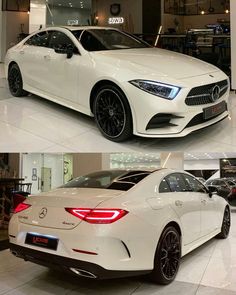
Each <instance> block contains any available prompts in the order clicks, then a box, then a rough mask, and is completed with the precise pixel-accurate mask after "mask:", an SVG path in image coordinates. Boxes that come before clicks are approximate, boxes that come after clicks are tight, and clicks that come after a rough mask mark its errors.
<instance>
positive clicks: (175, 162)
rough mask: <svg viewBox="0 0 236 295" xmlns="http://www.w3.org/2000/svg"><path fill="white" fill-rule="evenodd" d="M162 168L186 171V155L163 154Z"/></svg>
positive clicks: (178, 153)
mask: <svg viewBox="0 0 236 295" xmlns="http://www.w3.org/2000/svg"><path fill="white" fill-rule="evenodd" d="M160 158H161V167H162V168H171V169H179V170H184V154H183V153H182V152H169V153H168V152H163V153H161V157H160Z"/></svg>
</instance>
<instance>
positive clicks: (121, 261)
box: [9, 155, 226, 270]
mask: <svg viewBox="0 0 236 295" xmlns="http://www.w3.org/2000/svg"><path fill="white" fill-rule="evenodd" d="M88 157H89V155H88V156H87V157H84V159H86V160H87V162H88V161H90V162H91V161H95V159H98V157H96V158H95V157H93V155H91V157H90V158H88ZM78 160H79V161H78V163H79V162H80V163H81V165H82V166H83V165H84V163H82V158H81V159H79V158H78ZM98 160H100V161H101V159H98ZM74 165H77V163H74ZM173 172H180V171H174V170H170V169H161V170H159V171H155V172H154V173H151V174H150V175H149V176H147V177H146V178H145V179H143V180H142V181H141V182H139V183H138V184H136V185H135V186H134V187H133V188H131V189H130V190H128V191H119V190H109V189H99V188H92V189H91V188H89V187H88V188H58V189H56V190H52V191H51V192H48V193H41V194H39V195H37V196H32V197H31V198H28V199H27V203H28V204H31V205H32V206H31V207H30V208H29V209H27V210H25V211H22V212H21V213H19V214H15V215H13V217H12V219H11V221H10V226H9V233H10V235H15V236H16V238H10V241H11V242H12V243H15V244H18V245H21V246H24V247H29V248H33V249H35V250H39V249H38V248H37V247H33V246H29V245H26V244H25V243H24V241H25V234H26V232H29V231H31V232H37V233H39V234H44V235H45V234H47V235H53V236H56V237H58V238H59V239H60V243H59V245H58V250H57V252H55V253H56V255H61V256H64V257H71V258H75V259H81V260H85V261H89V262H93V263H96V264H98V265H100V266H102V267H104V268H106V269H110V270H142V269H143V270H144V269H148V270H151V269H152V268H153V258H154V254H155V251H156V246H157V243H158V240H159V238H160V235H161V233H162V231H163V229H164V228H165V226H166V225H167V224H168V223H169V222H171V221H175V222H177V223H178V224H179V226H180V229H181V233H182V239H181V240H182V255H185V254H186V253H188V252H190V251H192V250H193V249H194V248H196V247H198V246H200V245H201V244H203V243H205V242H206V241H207V240H209V239H211V238H212V237H213V236H214V235H216V234H217V233H218V232H219V231H220V228H221V224H222V218H223V212H224V208H225V206H226V201H225V200H224V199H223V198H221V197H218V196H214V197H213V198H211V200H209V202H208V201H206V203H205V204H204V209H201V207H202V206H203V205H202V202H201V200H202V199H203V198H205V199H207V198H208V199H210V197H209V195H208V193H204V194H203V193H199V192H197V193H193V192H181V193H159V192H158V190H156V187H159V184H160V181H161V180H162V179H163V177H166V176H168V175H169V174H171V173H173ZM180 173H181V172H180ZM151 197H152V198H157V199H158V200H159V205H160V206H159V208H156V207H155V210H153V209H152V206H151V205H150V204H149V203H148V202H147V200H150V198H151ZM180 201H182V207H178V206H177V205H176V204H177V202H180ZM78 203H79V206H80V207H81V208H94V207H96V208H97V209H99V208H100V209H101V208H103V209H104V208H119V209H125V210H127V211H128V212H129V213H128V214H127V215H126V216H125V217H123V218H121V219H120V220H119V221H117V222H114V223H113V224H110V225H104V224H94V225H91V224H89V223H87V222H84V221H81V220H80V219H78V218H76V217H74V216H73V215H68V213H67V212H66V211H65V210H64V207H72V208H78ZM209 203H211V204H209ZM212 204H214V208H212ZM42 207H47V209H48V214H47V215H46V217H45V218H43V219H40V218H39V216H38V214H39V211H40V210H41V208H42ZM207 211H209V212H208V213H209V214H205V213H207ZM19 216H23V218H22V217H21V218H18V217H19ZM209 216H210V219H209ZM55 217H57V218H55ZM64 220H67V222H68V223H64V222H63V221H64ZM34 224H36V225H37V226H34ZM127 225H128V227H127ZM193 225H194V228H193ZM216 227H217V228H216ZM124 228H125V229H126V230H125V231H124ZM67 229H71V230H70V231H68V230H67ZM121 241H123V242H124V243H125V244H126V245H127V247H128V248H129V250H130V252H131V253H132V256H131V258H128V256H127V252H126V251H124V249H123V246H122V245H121ZM76 245H80V247H81V249H86V250H88V251H92V252H98V253H99V255H95V256H86V257H85V256H84V254H79V253H73V252H71V251H70V249H71V248H75V247H77V246H76ZM40 251H44V252H48V253H52V252H51V251H50V250H47V249H43V248H42V249H40Z"/></svg>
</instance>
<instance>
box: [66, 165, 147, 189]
mask: <svg viewBox="0 0 236 295" xmlns="http://www.w3.org/2000/svg"><path fill="white" fill-rule="evenodd" d="M150 173H151V172H147V171H128V172H127V171H126V170H108V171H99V172H94V173H90V174H87V175H84V176H80V177H77V178H75V179H73V180H71V181H70V182H68V183H67V184H65V185H63V186H62V187H63V188H100V189H112V190H114V189H115V190H123V191H127V190H129V189H130V188H131V187H133V186H134V185H135V184H137V183H138V182H139V181H141V180H142V179H143V178H145V177H146V176H147V175H149V174H150Z"/></svg>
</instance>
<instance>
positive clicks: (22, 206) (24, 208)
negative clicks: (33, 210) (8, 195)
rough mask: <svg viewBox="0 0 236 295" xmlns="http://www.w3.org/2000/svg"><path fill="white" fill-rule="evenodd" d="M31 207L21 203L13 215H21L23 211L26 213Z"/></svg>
mask: <svg viewBox="0 0 236 295" xmlns="http://www.w3.org/2000/svg"><path fill="white" fill-rule="evenodd" d="M30 206H31V205H29V204H25V203H20V204H18V205H17V206H16V208H15V209H14V211H13V213H19V212H21V211H24V210H26V209H28V208H29V207H30Z"/></svg>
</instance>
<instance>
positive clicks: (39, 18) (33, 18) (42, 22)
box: [29, 3, 46, 34]
mask: <svg viewBox="0 0 236 295" xmlns="http://www.w3.org/2000/svg"><path fill="white" fill-rule="evenodd" d="M40 26H42V28H44V27H45V26H46V5H42V4H32V3H31V4H30V15H29V33H30V34H31V33H33V32H34V31H37V30H38V29H39V27H40Z"/></svg>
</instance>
